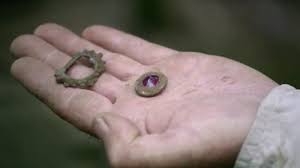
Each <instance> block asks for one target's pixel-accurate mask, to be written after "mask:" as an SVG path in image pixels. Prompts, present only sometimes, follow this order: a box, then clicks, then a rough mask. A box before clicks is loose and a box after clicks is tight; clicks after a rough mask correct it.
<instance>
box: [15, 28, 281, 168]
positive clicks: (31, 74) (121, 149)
mask: <svg viewBox="0 0 300 168" xmlns="http://www.w3.org/2000/svg"><path fill="white" fill-rule="evenodd" d="M83 49H88V50H95V51H96V52H101V53H103V60H104V61H105V62H106V64H105V66H106V67H105V68H106V71H105V72H104V73H103V74H102V75H101V77H100V78H99V79H98V81H97V82H96V83H95V85H94V86H93V87H92V88H91V89H79V88H65V87H64V86H62V85H60V84H57V83H56V81H55V77H54V73H55V69H58V68H60V67H62V66H64V65H65V64H66V63H67V62H68V60H70V55H72V54H74V53H76V52H78V51H82V50H83ZM11 52H12V53H13V54H14V55H15V56H16V57H17V60H16V61H15V62H14V63H13V65H12V67H11V73H12V74H13V76H14V77H15V78H16V79H17V80H18V81H20V82H21V83H22V84H23V85H24V87H25V88H27V89H28V90H29V91H30V92H31V93H32V94H33V95H35V96H37V97H38V98H39V99H40V100H41V101H42V102H44V103H45V104H46V105H47V106H49V107H50V108H51V109H52V110H53V111H54V113H55V114H57V115H59V116H60V117H61V118H62V119H64V120H66V121H68V122H70V123H71V124H73V125H74V126H75V127H77V128H79V129H81V130H83V131H85V132H88V133H90V134H92V135H95V136H96V137H98V138H99V139H101V140H103V142H104V145H105V148H106V152H107V155H108V159H109V162H110V164H111V166H112V167H204V168H221V167H222V168H225V167H231V166H232V165H233V164H234V160H235V159H236V157H237V154H238V152H239V150H240V148H241V145H242V143H243V141H244V139H245V137H246V135H247V133H248V132H249V129H250V127H251V124H252V123H253V121H254V119H255V115H256V112H257V108H258V107H259V104H260V102H261V101H262V99H263V98H264V97H265V96H266V95H267V94H268V93H269V92H270V90H271V89H272V88H274V87H275V86H277V84H276V83H275V82H273V81H272V80H271V79H269V78H268V77H266V76H264V75H263V74H261V73H260V72H258V71H256V70H254V69H251V68H249V67H247V66H245V65H243V64H241V63H238V62H235V61H233V60H230V59H227V58H224V57H218V56H212V55H207V54H203V53H194V52H179V51H176V50H173V49H169V48H166V47H163V46H159V45H157V44H153V43H150V42H147V41H145V40H143V39H140V38H138V37H135V36H132V35H129V34H126V33H124V32H121V31H118V30H115V29H112V28H109V27H105V26H91V27H88V28H87V29H85V30H84V31H83V33H82V36H81V37H80V36H78V35H75V34H74V33H72V32H71V31H69V30H68V29H66V28H64V27H62V26H59V25H56V24H50V23H49V24H44V25H41V26H39V27H38V28H37V29H36V30H35V31H34V33H33V34H29V35H22V36H19V37H17V38H16V39H15V40H14V41H13V42H12V44H11ZM157 70H159V71H160V72H162V73H164V74H165V75H166V76H167V77H168V86H167V88H166V89H165V90H164V91H163V92H162V93H161V94H160V95H158V96H155V97H151V98H146V97H141V96H138V95H137V94H136V93H135V91H134V84H135V81H136V79H138V78H139V76H140V75H142V74H143V73H145V72H149V71H157ZM90 72H91V69H89V68H88V67H87V66H85V65H84V63H83V64H80V65H75V66H73V67H72V68H71V69H70V72H69V73H70V75H71V76H73V77H78V78H79V77H83V76H86V75H87V74H88V73H90Z"/></svg>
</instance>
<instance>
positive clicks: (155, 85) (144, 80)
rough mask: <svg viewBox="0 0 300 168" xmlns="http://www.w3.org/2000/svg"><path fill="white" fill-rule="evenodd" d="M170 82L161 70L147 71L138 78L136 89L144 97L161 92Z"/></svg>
mask: <svg viewBox="0 0 300 168" xmlns="http://www.w3.org/2000/svg"><path fill="white" fill-rule="evenodd" d="M167 84H168V78H167V77H166V76H165V75H164V74H162V73H161V72H147V73H145V74H143V75H142V76H141V77H139V78H138V79H137V80H136V83H135V91H136V93H137V94H138V95H140V96H143V97H152V96H156V95H158V94H159V93H161V92H162V91H163V90H164V89H165V88H166V86H167Z"/></svg>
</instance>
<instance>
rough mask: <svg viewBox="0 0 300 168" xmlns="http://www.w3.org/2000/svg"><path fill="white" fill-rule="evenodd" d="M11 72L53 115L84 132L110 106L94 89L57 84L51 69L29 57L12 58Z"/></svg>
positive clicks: (109, 108) (107, 110) (108, 109)
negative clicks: (13, 59) (15, 59)
mask: <svg viewBox="0 0 300 168" xmlns="http://www.w3.org/2000/svg"><path fill="white" fill-rule="evenodd" d="M11 72H12V74H13V76H14V77H15V78H16V79H17V80H19V81H20V82H21V83H22V84H23V85H24V86H25V87H26V88H27V89H28V90H29V91H31V92H32V93H33V94H34V95H36V96H37V97H38V98H39V99H40V100H41V101H43V102H44V103H46V104H47V105H48V106H49V107H50V108H51V109H53V111H54V112H55V113H56V114H58V115H59V116H60V117H62V118H63V119H65V120H67V121H69V122H70V123H72V124H73V125H75V126H76V127H78V128H80V129H82V130H84V131H91V124H92V121H93V119H94V118H95V117H96V116H97V115H98V114H99V113H101V112H109V111H110V110H111V108H112V104H111V102H110V101H109V100H108V99H107V98H106V97H104V96H101V95H99V94H97V93H95V92H92V91H90V90H83V89H74V88H65V87H63V86H62V85H58V84H56V82H55V78H54V71H53V69H52V68H51V67H49V66H48V65H47V64H44V63H42V62H41V61H39V60H37V59H34V58H32V57H23V58H20V59H18V60H17V61H15V62H14V63H13V65H12V68H11Z"/></svg>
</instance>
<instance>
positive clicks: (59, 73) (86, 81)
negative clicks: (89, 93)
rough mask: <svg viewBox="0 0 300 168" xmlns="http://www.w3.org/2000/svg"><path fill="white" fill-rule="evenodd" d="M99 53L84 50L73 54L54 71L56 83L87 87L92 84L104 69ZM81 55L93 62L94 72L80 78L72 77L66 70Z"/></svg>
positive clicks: (66, 85)
mask: <svg viewBox="0 0 300 168" xmlns="http://www.w3.org/2000/svg"><path fill="white" fill-rule="evenodd" d="M102 56H103V55H102V54H101V53H98V54H97V53H96V52H95V51H93V50H84V51H81V52H78V53H76V54H74V55H73V58H72V59H71V60H70V61H69V62H68V63H67V64H66V65H65V66H63V67H62V68H60V69H57V70H56V71H55V78H56V82H57V83H62V84H63V85H64V86H65V87H76V88H88V87H91V86H93V85H94V84H95V83H96V81H97V79H98V77H99V76H100V75H101V74H102V73H103V72H104V71H105V68H104V64H105V62H104V61H102V60H101V58H102ZM81 57H86V58H87V59H88V61H89V62H90V63H91V64H93V69H94V72H93V73H92V74H90V75H88V76H86V77H84V78H82V79H74V78H72V77H71V76H70V75H68V74H67V71H68V70H69V69H70V68H71V67H72V66H73V65H74V64H75V63H76V61H77V60H79V59H80V58H81Z"/></svg>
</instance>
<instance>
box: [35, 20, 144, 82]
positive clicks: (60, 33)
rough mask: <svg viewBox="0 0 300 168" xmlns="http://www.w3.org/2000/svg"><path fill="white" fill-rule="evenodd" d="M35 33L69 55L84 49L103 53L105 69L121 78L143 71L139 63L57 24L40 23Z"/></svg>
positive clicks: (124, 78)
mask: <svg viewBox="0 0 300 168" xmlns="http://www.w3.org/2000/svg"><path fill="white" fill-rule="evenodd" d="M35 34H36V35H37V36H39V37H41V38H42V39H44V40H45V41H47V42H49V43H50V44H52V45H53V46H54V47H56V48H58V49H60V50H61V51H64V52H66V53H67V54H70V55H72V54H74V53H76V52H78V51H82V50H84V49H89V50H95V51H96V52H101V53H103V54H104V55H103V57H102V59H103V60H104V61H105V62H106V67H107V70H108V71H109V72H110V73H111V74H113V75H115V76H116V77H118V78H119V79H121V80H128V79H129V78H131V77H132V76H134V75H136V74H137V73H136V72H140V71H143V69H144V68H145V67H144V66H143V65H141V64H140V63H138V62H136V61H134V60H132V59H130V58H128V57H125V56H122V55H120V54H116V53H112V52H109V51H108V50H105V49H103V48H101V47H99V46H97V45H95V44H93V43H91V42H89V41H87V40H85V39H82V38H80V37H79V36H77V35H76V34H74V33H73V32H71V31H70V30H68V29H66V28H64V27H62V26H59V25H57V24H44V25H41V26H39V27H38V28H37V29H36V30H35Z"/></svg>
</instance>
